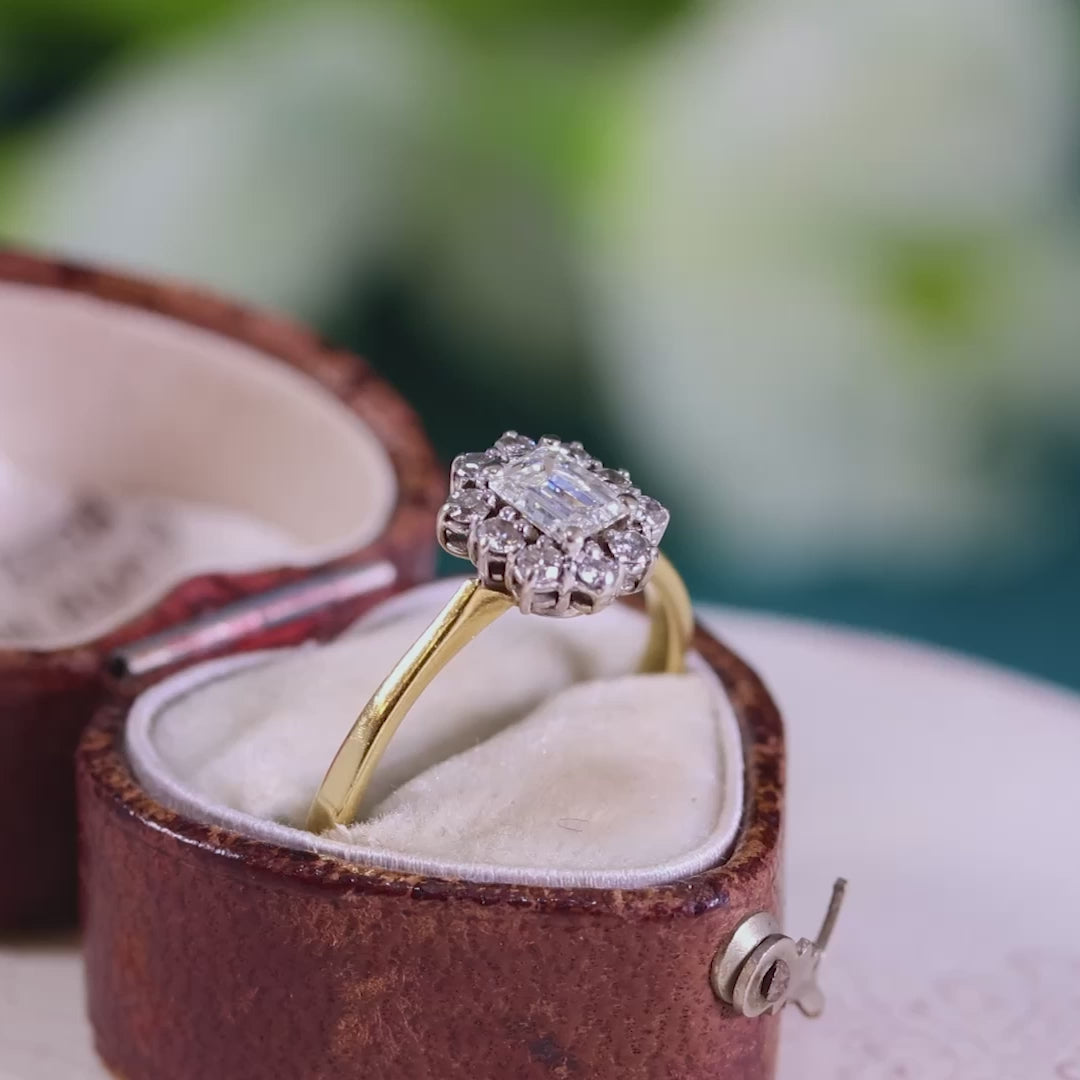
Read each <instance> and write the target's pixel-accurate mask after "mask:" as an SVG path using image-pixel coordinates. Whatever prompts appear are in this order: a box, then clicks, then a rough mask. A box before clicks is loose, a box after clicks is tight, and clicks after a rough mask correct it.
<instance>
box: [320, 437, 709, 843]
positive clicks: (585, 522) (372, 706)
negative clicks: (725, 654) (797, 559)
mask: <svg viewBox="0 0 1080 1080" xmlns="http://www.w3.org/2000/svg"><path fill="white" fill-rule="evenodd" d="M669 517H670V515H669V514H668V512H667V510H665V509H664V507H663V506H661V505H660V503H658V502H657V501H656V500H655V499H652V498H649V496H647V495H643V494H642V493H641V491H640V490H639V489H638V488H636V487H635V486H634V484H633V482H632V481H631V479H630V476H629V474H628V473H626V472H625V471H622V470H619V469H608V468H605V467H604V466H603V464H602V463H601V462H599V461H597V460H596V459H595V458H593V457H592V456H591V455H589V454H588V453H587V452H586V451H585V449H584V448H583V447H582V445H581V444H580V443H576V442H571V443H566V442H562V441H561V440H559V439H556V438H553V437H552V436H544V437H543V438H542V439H540V440H539V442H534V441H533V440H532V439H529V438H527V437H526V436H524V435H519V434H517V432H514V431H508V432H507V433H506V434H505V435H503V436H502V438H500V439H498V440H497V441H496V443H495V445H494V446H493V447H492V448H491V449H490V450H484V451H482V452H480V453H470V454H462V455H460V456H459V457H457V458H456V459H455V460H454V463H453V466H452V468H451V472H450V496H449V498H448V500H447V502H446V504H445V505H444V506H443V508H442V510H441V511H440V512H439V518H438V525H437V536H438V540H439V543H440V544H441V545H442V546H443V547H444V548H445V549H446V550H447V551H449V552H450V553H451V554H452V555H457V556H460V557H461V558H466V559H469V560H470V561H471V562H472V564H473V566H474V567H475V568H476V571H477V576H476V577H475V578H474V579H472V580H470V581H467V582H466V583H465V584H464V585H462V586H461V588H460V589H458V591H457V592H456V593H455V594H454V596H453V597H452V598H451V600H450V601H449V603H448V604H447V605H446V607H445V608H444V609H443V610H442V612H441V613H440V614H439V615H438V617H437V618H436V619H435V621H434V622H433V623H432V624H431V626H429V627H428V629H427V630H426V631H425V632H424V633H423V634H422V635H421V636H420V638H419V639H418V640H417V642H416V643H415V644H414V645H413V647H412V648H411V649H410V650H409V651H408V653H406V654H405V656H404V657H403V658H402V659H401V660H400V661H399V663H398V664H397V666H396V667H395V668H394V669H393V671H391V672H390V674H389V675H388V676H387V677H386V679H385V680H384V681H383V683H382V685H381V686H380V687H379V688H378V690H376V691H375V693H374V695H373V696H372V698H371V700H370V701H369V702H368V703H367V705H366V706H365V707H364V709H363V711H362V712H361V713H360V716H359V717H358V718H357V720H356V723H355V724H354V725H353V727H352V730H351V731H350V732H349V734H348V736H347V737H346V739H345V741H344V742H343V743H342V744H341V748H340V749H339V750H338V752H337V754H336V756H335V757H334V760H333V762H332V763H331V765H330V768H329V770H328V771H327V773H326V776H325V778H324V779H323V782H322V785H321V786H320V788H319V791H318V794H317V795H316V796H315V801H314V802H313V803H312V806H311V810H310V812H309V815H308V828H309V829H310V830H311V831H313V832H322V831H324V830H325V829H328V828H330V827H331V826H333V825H335V824H349V823H351V822H352V821H354V820H355V818H356V814H357V811H358V809H359V806H360V802H361V800H362V798H363V795H364V792H365V790H366V789H367V786H368V782H369V780H370V778H371V775H372V773H373V772H374V769H375V766H376V764H377V763H378V760H379V758H380V757H381V756H382V753H383V751H384V750H385V749H386V746H387V744H388V743H389V741H390V739H391V738H392V736H393V734H394V732H395V731H396V729H397V727H398V725H399V724H400V723H401V721H402V719H403V718H404V717H405V714H406V713H407V712H408V711H409V709H410V708H411V707H412V704H413V702H414V701H415V700H416V699H417V697H419V695H420V694H421V692H422V691H423V690H424V688H425V687H426V686H427V685H428V683H429V682H431V680H432V679H433V678H434V677H435V676H436V675H437V674H438V673H439V671H441V670H442V668H443V667H444V666H445V665H446V664H447V663H448V662H449V660H450V659H451V658H452V657H453V656H455V655H456V654H457V653H458V652H459V651H460V650H461V649H462V648H463V647H464V646H465V645H466V644H467V643H468V642H469V641H471V640H472V639H473V638H474V637H475V636H476V635H477V634H478V633H479V632H480V631H481V630H482V629H484V627H486V626H487V625H488V624H489V623H491V622H493V621H494V620H495V619H497V618H498V617H499V616H500V615H502V614H503V613H504V612H506V611H509V610H510V609H511V608H513V607H517V608H519V609H520V610H521V611H522V612H524V613H525V614H527V615H544V616H548V617H556V618H565V617H569V616H574V615H590V614H593V613H595V612H598V611H602V610H603V609H604V608H605V607H607V606H608V605H609V604H611V603H612V602H613V601H614V600H617V599H619V598H620V597H626V596H632V595H634V594H636V593H639V592H644V594H645V606H646V609H647V611H648V613H649V617H650V630H649V639H648V644H647V645H646V648H645V654H644V657H643V658H642V660H641V662H640V664H639V665H638V670H639V671H641V672H643V673H653V672H680V671H683V670H684V665H685V656H686V650H687V648H688V647H689V644H690V638H691V635H692V632H693V615H692V611H691V607H690V599H689V596H688V595H687V592H686V587H685V585H684V584H683V582H682V579H681V578H680V577H679V575H678V573H677V572H676V570H675V568H674V567H673V566H672V565H671V563H670V562H669V561H668V560H667V559H666V558H665V557H664V555H662V554H661V552H660V548H659V544H660V540H661V538H662V537H663V535H664V531H665V529H666V528H667V525H668V520H669Z"/></svg>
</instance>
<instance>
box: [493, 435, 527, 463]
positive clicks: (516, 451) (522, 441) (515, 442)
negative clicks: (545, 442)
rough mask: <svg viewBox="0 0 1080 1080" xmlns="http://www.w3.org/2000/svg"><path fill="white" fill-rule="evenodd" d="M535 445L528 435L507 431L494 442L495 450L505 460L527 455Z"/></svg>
mask: <svg viewBox="0 0 1080 1080" xmlns="http://www.w3.org/2000/svg"><path fill="white" fill-rule="evenodd" d="M535 445H536V443H535V442H533V440H532V439H530V438H529V437H528V435H519V434H518V433H517V432H516V431H508V432H507V433H506V434H505V435H503V436H502V438H500V439H496V441H495V449H496V450H497V451H498V452H499V454H500V455H501V456H502V457H504V458H506V459H507V460H509V459H510V458H515V457H521V455H522V454H527V453H528V452H529V451H530V450H531V449H532V448H533V447H534V446H535Z"/></svg>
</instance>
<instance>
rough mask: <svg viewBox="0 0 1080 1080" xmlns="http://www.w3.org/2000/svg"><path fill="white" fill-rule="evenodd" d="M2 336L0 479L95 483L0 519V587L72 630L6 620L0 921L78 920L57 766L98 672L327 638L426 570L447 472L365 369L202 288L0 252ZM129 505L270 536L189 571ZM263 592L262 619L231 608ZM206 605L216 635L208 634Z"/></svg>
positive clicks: (257, 609)
mask: <svg viewBox="0 0 1080 1080" xmlns="http://www.w3.org/2000/svg"><path fill="white" fill-rule="evenodd" d="M0 336H2V338H3V341H4V347H3V349H2V350H0V466H2V465H5V464H6V465H7V466H8V467H9V468H11V469H14V474H15V475H21V472H20V471H22V472H25V473H26V475H33V476H35V477H44V478H46V479H47V480H48V481H49V482H51V483H55V484H57V485H59V486H60V487H64V486H65V485H66V486H67V487H68V488H70V490H71V491H74V492H79V491H83V490H84V489H85V490H91V489H92V490H93V492H94V493H95V494H94V495H93V497H82V496H79V497H75V496H73V501H72V503H71V505H70V506H66V507H65V506H63V505H60V504H59V503H58V504H57V505H56V506H53V504H52V502H50V499H52V498H53V494H51V493H50V492H46V493H45V494H44V495H42V497H41V499H38V502H39V503H42V500H43V503H42V504H43V505H45V506H46V510H47V513H46V514H45V517H46V518H48V521H47V522H46V524H45V525H43V526H42V527H41V529H39V530H38V531H37V532H35V531H34V530H30V531H29V532H27V533H26V534H25V535H23V536H21V538H18V537H16V539H14V540H12V539H11V538H10V537H8V536H7V532H8V531H10V530H9V529H8V525H9V522H8V521H7V520H4V521H0V526H3V527H2V528H0V581H2V580H10V581H12V582H15V583H16V585H17V584H18V582H19V580H20V578H21V577H26V576H27V575H28V574H29V575H31V576H32V575H33V574H37V575H38V577H39V579H40V581H41V583H42V584H41V587H42V588H43V589H51V590H52V592H51V594H50V596H49V603H50V604H52V605H53V606H54V607H55V609H56V611H54V612H52V614H56V613H57V612H59V614H60V615H64V616H68V617H70V619H71V620H73V622H72V628H71V630H70V633H68V635H67V638H66V639H65V637H64V634H63V633H62V632H61V633H60V636H59V637H58V636H57V629H56V626H51V625H50V626H45V627H36V628H35V627H34V626H33V625H30V626H29V628H27V626H26V625H20V624H19V622H18V620H17V619H14V618H13V617H12V615H11V612H10V611H3V612H0V717H2V723H0V863H2V864H3V865H4V866H5V867H6V868H7V873H5V875H4V878H3V881H2V882H0V930H9V929H11V928H14V927H18V926H25V925H30V924H48V923H53V924H56V923H62V922H64V921H67V920H70V919H71V918H72V917H73V914H74V900H75V893H76V889H75V865H76V859H75V821H74V795H73V777H72V757H73V754H74V751H75V746H76V744H77V742H78V738H79V734H80V732H81V730H82V728H83V725H84V724H85V723H86V721H87V719H88V718H89V716H90V714H91V713H92V712H93V711H94V709H95V708H96V707H97V706H98V705H99V704H100V703H101V702H102V701H103V700H105V699H106V698H107V697H108V696H109V695H110V694H115V693H122V692H126V689H124V688H122V687H121V685H120V684H119V683H117V682H116V680H115V679H113V678H111V677H110V676H109V675H108V674H107V671H106V667H107V663H108V661H109V658H110V657H113V656H115V655H116V654H117V650H123V648H124V647H125V646H127V645H128V644H130V643H132V642H135V641H139V642H142V643H143V644H144V645H145V644H146V643H147V640H148V639H149V642H150V643H151V644H153V645H154V646H155V648H154V649H153V650H152V651H151V652H150V653H147V652H146V651H145V650H144V652H143V653H141V654H140V656H139V657H138V660H139V663H140V664H142V666H143V668H145V669H147V670H149V669H150V668H163V667H164V668H172V667H176V666H178V665H180V664H182V663H184V662H186V661H187V660H188V659H190V658H191V656H192V655H194V654H200V653H201V654H207V655H210V654H213V653H214V652H220V651H223V650H224V651H233V650H236V649H238V648H246V647H248V646H249V645H250V644H253V643H255V642H257V644H259V645H260V646H263V647H265V646H266V645H268V644H274V645H282V644H288V643H291V642H297V641H301V640H305V639H307V638H313V637H327V636H330V635H332V634H333V633H334V632H336V631H337V630H339V629H340V628H341V627H342V626H343V625H345V624H346V623H347V622H349V621H350V620H351V619H352V618H354V617H355V616H356V614H357V613H358V612H359V611H361V610H363V609H364V608H365V607H367V606H368V605H370V604H371V603H372V602H374V601H376V600H378V599H379V598H380V597H384V596H386V595H388V594H389V593H390V592H392V591H395V590H397V589H400V588H403V587H406V586H408V585H409V584H411V583H413V582H417V581H422V580H425V579H426V578H427V577H428V576H430V573H431V570H432V567H433V550H432V549H433V545H432V542H431V535H432V522H433V520H434V514H435V510H436V508H437V506H438V504H439V501H440V497H441V494H442V491H443V488H444V478H443V476H442V475H441V471H440V470H438V469H437V467H436V463H435V459H434V454H433V452H432V449H431V447H430V444H429V443H428V442H427V440H426V438H425V436H424V433H423V431H422V429H421V427H420V425H419V423H418V421H417V419H416V417H415V415H414V413H413V411H412V410H411V408H410V407H409V406H408V405H407V404H406V403H405V402H404V401H403V400H402V399H401V398H400V397H399V396H398V395H397V394H396V393H395V392H394V391H393V390H392V389H391V388H390V387H389V386H388V385H387V384H386V383H384V382H383V381H382V380H380V379H379V378H377V377H376V376H375V375H374V374H373V373H372V371H371V370H370V369H369V368H368V367H367V366H366V365H365V364H364V363H363V362H362V361H360V360H358V359H357V358H356V357H354V356H351V355H349V354H347V353H344V352H340V351H336V350H334V349H332V348H329V347H328V346H326V345H324V344H323V343H321V342H320V341H319V340H318V339H317V338H316V337H315V336H314V335H313V334H311V333H310V332H309V331H307V330H305V329H303V328H301V327H299V326H296V325H294V324H293V323H291V322H288V321H286V320H283V319H281V318H278V317H276V316H273V315H269V314H265V313H262V312H258V311H253V310H251V309H249V308H246V307H243V306H240V305H237V304H233V303H229V302H226V301H223V300H220V299H217V298H215V297H213V296H211V295H208V294H206V293H203V292H201V291H198V290H194V289H189V288H186V287H181V286H178V285H172V284H161V283H156V282H153V281H146V280H140V279H135V278H129V277H122V276H118V275H115V274H112V273H106V272H104V271H101V270H96V269H91V268H85V267H80V266H74V265H71V264H68V263H63V262H56V261H47V260H41V259H37V258H33V257H30V256H27V255H24V254H20V253H16V252H0ZM4 475H5V474H4V473H3V472H2V471H0V495H2V494H3V490H4V488H3V484H4ZM57 490H59V487H58V488H57ZM65 490H66V489H65ZM128 496H132V497H137V498H141V499H143V500H144V501H145V500H146V499H147V498H151V499H158V498H163V497H169V498H173V499H177V500H189V501H194V502H196V503H198V504H199V505H200V506H202V505H205V506H207V507H213V508H214V512H215V513H217V514H218V515H219V516H220V515H225V514H240V513H243V514H247V515H250V516H252V518H257V519H259V520H260V521H265V522H268V523H270V524H272V525H273V526H274V528H275V530H276V531H277V534H280V536H282V537H286V538H287V541H288V544H287V545H286V547H285V548H276V549H274V550H275V551H276V552H278V554H276V555H271V556H267V555H265V553H264V555H263V557H262V558H242V557H240V555H239V554H238V553H237V552H233V553H232V557H231V558H230V560H229V565H228V566H224V565H217V564H216V563H215V558H214V557H213V556H212V555H211V557H209V558H207V559H204V560H203V561H202V562H199V561H198V560H197V559H195V560H194V561H192V560H193V558H194V556H193V555H192V552H191V551H188V549H187V548H185V547H184V546H183V544H182V543H181V541H182V540H183V538H184V537H185V536H187V534H186V533H184V532H183V529H180V527H179V526H178V525H176V522H177V521H180V520H181V519H179V518H175V519H174V518H172V517H169V516H168V515H167V514H166V513H165V511H163V510H161V508H160V507H157V508H156V509H154V508H151V509H146V510H145V513H144V512H143V511H140V512H139V513H140V514H142V516H139V515H135V516H134V517H133V516H131V514H130V513H129V512H128V511H127V510H125V509H124V505H123V504H122V499H123V498H127V497H128ZM34 497H35V498H37V493H36V492H35V493H34ZM117 497H121V502H120V503H115V504H114V502H110V500H115V499H116V498H117ZM54 501H55V500H54ZM23 502H24V503H27V500H26V499H24V500H23ZM29 502H33V499H31V500H29ZM19 505H22V504H19ZM27 505H29V503H27ZM36 505H37V504H35V506H36ZM140 505H141V504H140ZM146 505H147V506H149V505H150V504H149V503H147V504H146ZM155 506H156V504H155ZM118 507H119V509H118ZM0 509H3V504H2V503H0ZM39 509H40V507H39ZM35 512H36V511H35ZM170 513H171V511H170ZM50 515H51V517H50ZM125 515H127V516H125ZM2 516H3V517H4V518H5V519H9V518H11V517H12V514H11V513H10V512H9V513H5V514H4V515H2ZM183 521H184V522H186V521H188V519H187V518H184V519H183ZM173 526H176V528H175V529H174V528H173ZM185 527H186V526H185ZM110 529H113V530H114V533H112V534H110V533H109V530H110ZM170 529H173V531H172V532H170V531H169V530H170ZM125 530H126V531H125ZM177 530H179V531H177ZM177 537H179V538H180V539H177ZM88 538H89V539H88ZM90 540H93V542H94V543H95V544H97V545H98V547H99V548H101V549H102V550H103V552H104V554H102V556H101V558H102V562H101V563H100V565H97V566H96V567H95V569H94V573H96V574H97V577H94V576H93V575H91V574H90V573H89V572H88V573H87V574H86V575H84V576H79V575H78V574H75V575H74V576H73V572H72V570H71V563H72V560H73V559H75V558H76V557H77V556H78V557H81V556H82V555H84V554H85V552H86V550H87V549H88V548H89V546H90ZM5 542H10V544H13V545H14V547H11V546H9V547H5ZM185 542H186V541H185ZM110 544H111V545H112V547H111V548H110V547H109V545H110ZM170 544H174V545H175V550H176V552H178V553H180V554H178V555H177V558H176V559H175V560H173V561H171V562H170V561H169V553H170V552H171V551H173V548H170V547H169V545H170ZM20 545H21V546H20ZM155 545H156V546H155ZM204 546H205V545H204ZM212 546H213V545H211V547H212ZM95 550H97V548H95ZM245 550H247V549H245ZM163 551H164V552H165V554H162V552H163ZM282 552H285V553H284V554H282ZM181 555H182V556H183V557H181ZM49 559H52V560H53V563H52V564H49V563H48V560H49ZM110 560H111V561H110ZM140 560H141V561H140ZM185 560H186V561H185ZM5 573H7V574H8V578H4V575H5ZM139 575H143V577H142V578H140V577H139ZM133 579H138V581H137V585H138V587H137V588H136V587H134V586H132V580H133ZM308 586H310V589H309V588H308ZM65 589H66V590H67V591H65ZM283 589H284V590H285V592H281V590H283ZM125 590H126V591H125ZM288 590H292V591H291V592H289V591H288ZM275 591H277V594H278V606H277V608H276V609H269V608H267V606H266V605H265V604H262V603H257V604H255V606H254V607H252V606H251V605H250V604H248V601H249V600H250V599H251V598H252V597H265V596H266V595H268V593H274V592H275ZM95 605H96V606H95ZM245 605H247V606H245ZM222 612H232V615H233V617H232V619H231V621H230V620H228V619H225V620H223V619H220V618H219V619H216V620H211V622H210V623H207V622H206V621H205V620H206V619H207V617H208V615H209V616H213V615H214V614H215V613H217V614H220V613H222ZM200 618H202V619H203V620H204V622H203V623H200V622H199V621H198V620H199V619H200ZM5 620H7V621H6V622H5ZM192 620H195V622H192ZM222 627H225V630H226V632H225V633H222ZM253 627H258V628H260V632H259V633H258V635H257V637H256V638H254V639H252V641H248V640H247V637H246V635H249V632H250V631H251V629H252V628H253ZM178 628H181V629H178ZM170 629H171V630H172V631H173V633H172V634H171V635H170V633H168V631H170ZM162 634H164V636H160V635H162ZM215 635H217V636H215ZM144 681H145V680H144ZM128 685H132V686H135V687H136V688H137V687H138V686H139V685H141V682H140V680H139V679H134V680H130V679H129V680H128V681H127V682H126V683H125V684H124V687H125V688H126V687H127V686H128Z"/></svg>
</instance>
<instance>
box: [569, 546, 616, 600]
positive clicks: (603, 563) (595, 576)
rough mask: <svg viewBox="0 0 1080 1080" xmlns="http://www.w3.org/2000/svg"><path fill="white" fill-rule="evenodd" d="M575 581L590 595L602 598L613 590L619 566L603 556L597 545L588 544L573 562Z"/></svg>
mask: <svg viewBox="0 0 1080 1080" xmlns="http://www.w3.org/2000/svg"><path fill="white" fill-rule="evenodd" d="M575 568H576V570H577V580H578V582H580V584H582V585H583V586H584V587H585V588H586V589H588V590H589V592H590V593H593V594H594V595H598V596H602V595H604V594H606V593H610V592H611V591H612V590H613V589H614V588H615V582H616V581H617V580H618V577H619V564H618V563H617V562H616V561H615V560H614V559H612V558H609V557H608V556H607V555H605V554H604V552H603V549H602V548H601V547H600V545H599V544H595V543H590V544H587V545H586V546H585V550H584V551H582V553H581V555H580V556H579V557H578V559H577V560H576V562H575Z"/></svg>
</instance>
